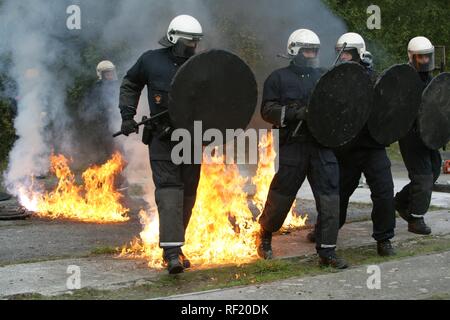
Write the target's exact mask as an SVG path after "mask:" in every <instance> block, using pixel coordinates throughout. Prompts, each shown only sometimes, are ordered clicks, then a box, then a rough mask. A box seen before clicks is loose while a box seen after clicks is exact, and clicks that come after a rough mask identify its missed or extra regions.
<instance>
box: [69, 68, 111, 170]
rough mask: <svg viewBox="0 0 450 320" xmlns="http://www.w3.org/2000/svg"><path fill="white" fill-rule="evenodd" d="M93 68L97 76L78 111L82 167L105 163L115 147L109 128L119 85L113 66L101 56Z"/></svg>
mask: <svg viewBox="0 0 450 320" xmlns="http://www.w3.org/2000/svg"><path fill="white" fill-rule="evenodd" d="M96 71H97V77H98V80H97V81H96V82H95V84H94V85H93V86H92V88H91V90H90V91H89V93H88V94H87V95H86V97H85V99H84V101H83V106H82V108H81V110H80V112H79V114H78V117H79V120H80V121H78V122H79V123H78V124H77V126H78V128H79V130H78V131H79V135H80V141H82V144H81V145H80V147H79V148H80V150H79V151H80V152H79V154H80V158H81V159H79V160H78V161H79V162H81V164H82V166H83V167H84V166H86V165H92V164H93V163H96V164H99V165H100V164H103V163H105V162H106V161H107V160H108V159H109V158H110V157H111V155H112V154H113V153H114V151H116V149H117V146H116V145H115V143H114V139H113V138H112V134H113V132H112V128H111V123H112V117H113V111H114V110H116V107H117V97H118V94H119V86H120V84H119V82H118V81H117V72H116V66H115V65H114V64H113V63H112V62H111V61H108V60H105V61H101V62H100V63H99V64H98V65H97V68H96ZM99 132H101V134H99ZM94 150H95V152H93V151H94Z"/></svg>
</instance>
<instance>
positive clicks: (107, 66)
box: [97, 60, 117, 80]
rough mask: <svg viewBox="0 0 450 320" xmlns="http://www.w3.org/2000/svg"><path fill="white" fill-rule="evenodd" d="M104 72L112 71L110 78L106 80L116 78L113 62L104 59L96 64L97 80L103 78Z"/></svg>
mask: <svg viewBox="0 0 450 320" xmlns="http://www.w3.org/2000/svg"><path fill="white" fill-rule="evenodd" d="M106 72H112V77H111V79H108V80H117V75H116V66H115V65H114V63H112V62H111V61H108V60H104V61H102V62H100V63H99V64H98V65H97V76H98V79H99V80H103V79H104V78H105V77H104V76H105V73H106Z"/></svg>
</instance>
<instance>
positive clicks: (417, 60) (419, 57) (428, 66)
mask: <svg viewBox="0 0 450 320" xmlns="http://www.w3.org/2000/svg"><path fill="white" fill-rule="evenodd" d="M412 64H413V66H414V68H416V70H417V71H419V72H431V71H434V69H435V68H436V65H435V55H434V52H431V53H426V54H414V55H413V56H412Z"/></svg>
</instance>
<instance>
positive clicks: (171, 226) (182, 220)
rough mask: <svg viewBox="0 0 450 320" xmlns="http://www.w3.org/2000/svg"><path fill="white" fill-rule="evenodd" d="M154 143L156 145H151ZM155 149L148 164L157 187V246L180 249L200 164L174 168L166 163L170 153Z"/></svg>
mask: <svg viewBox="0 0 450 320" xmlns="http://www.w3.org/2000/svg"><path fill="white" fill-rule="evenodd" d="M155 143H159V142H157V141H156V142H152V144H155ZM153 150H155V148H154V149H153ZM157 150H158V152H155V153H154V154H153V155H152V153H150V164H151V168H152V173H153V182H154V184H155V187H156V189H155V200H156V205H157V207H158V213H159V224H160V226H159V229H160V235H159V238H160V246H161V247H162V248H173V247H181V246H182V245H184V241H185V233H186V228H187V227H188V224H189V220H190V218H191V215H192V209H193V207H194V205H195V199H196V196H197V188H198V183H199V180H200V170H201V165H194V164H192V165H191V164H181V165H175V164H174V163H173V162H172V161H170V160H168V158H170V153H165V154H164V152H162V150H164V148H162V147H161V148H159V149H157ZM167 150H169V149H167Z"/></svg>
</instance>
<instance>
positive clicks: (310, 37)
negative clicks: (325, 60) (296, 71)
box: [287, 29, 320, 68]
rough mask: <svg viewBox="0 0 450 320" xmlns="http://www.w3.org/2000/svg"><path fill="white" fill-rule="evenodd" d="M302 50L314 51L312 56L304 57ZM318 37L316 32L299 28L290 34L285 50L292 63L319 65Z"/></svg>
mask: <svg viewBox="0 0 450 320" xmlns="http://www.w3.org/2000/svg"><path fill="white" fill-rule="evenodd" d="M303 50H313V51H315V56H314V57H305V56H304V55H303ZM319 50H320V39H319V37H318V36H317V34H316V33H314V32H313V31H311V30H308V29H299V30H297V31H295V32H294V33H292V34H291V36H290V37H289V40H288V44H287V52H288V55H289V56H290V57H292V58H293V61H294V64H295V65H298V66H300V67H313V68H318V67H319Z"/></svg>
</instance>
